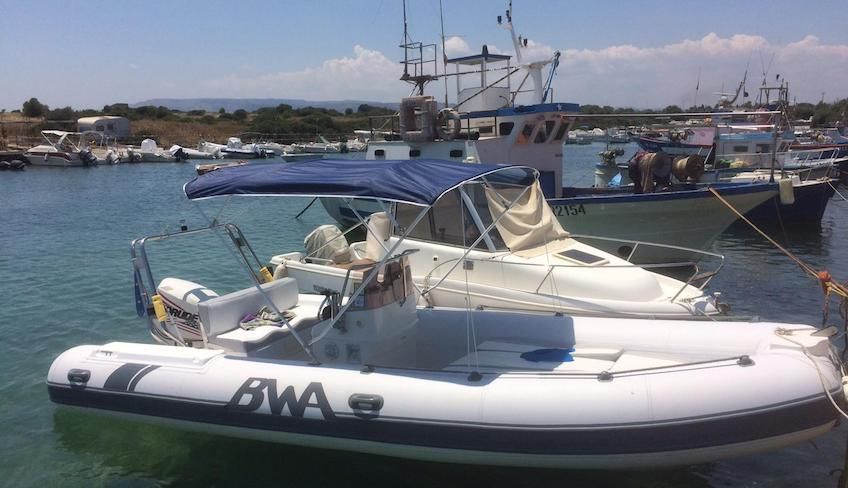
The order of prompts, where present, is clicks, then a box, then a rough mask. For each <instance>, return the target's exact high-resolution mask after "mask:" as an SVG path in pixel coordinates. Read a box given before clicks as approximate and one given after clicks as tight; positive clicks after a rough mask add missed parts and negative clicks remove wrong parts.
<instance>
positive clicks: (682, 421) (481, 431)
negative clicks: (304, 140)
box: [47, 164, 844, 469]
mask: <svg viewBox="0 0 848 488" xmlns="http://www.w3.org/2000/svg"><path fill="white" fill-rule="evenodd" d="M454 167H455V169H454V172H452V173H445V172H442V173H439V174H437V175H433V174H432V173H425V172H423V171H422V169H423V168H422V167H421V166H417V165H414V164H405V165H384V166H383V167H382V169H381V168H375V173H372V174H368V175H362V174H359V175H358V177H357V178H355V179H352V178H350V175H348V174H343V175H333V174H329V175H328V174H326V173H325V172H321V171H316V170H315V168H314V167H310V165H306V164H303V165H275V166H273V169H274V171H271V172H270V173H267V172H263V173H262V174H261V175H260V174H258V173H255V172H254V171H255V170H254V169H253V168H251V167H250V166H246V167H241V168H226V169H221V170H218V171H215V172H211V173H209V174H206V175H203V176H199V177H197V178H196V179H195V180H193V181H191V182H189V183H188V184H186V186H185V187H184V190H185V193H186V195H187V196H188V197H189V198H190V199H193V200H196V199H205V198H214V197H223V196H231V195H241V196H245V195H262V196H266V197H267V196H272V195H276V196H300V197H304V196H315V195H323V196H328V197H329V196H333V197H339V198H344V199H351V198H353V197H356V198H366V199H375V200H388V201H394V202H397V203H402V204H405V205H409V206H411V207H417V208H418V210H419V211H418V215H416V216H415V218H414V219H413V220H414V222H413V223H415V224H418V223H422V222H423V223H425V225H426V216H427V214H428V213H429V212H430V211H431V210H432V209H433V205H434V204H435V203H436V201H437V200H438V198H439V197H440V196H441V195H443V194H445V193H446V192H448V191H449V190H451V189H453V188H455V187H456V186H457V185H460V184H462V183H463V182H465V181H469V180H472V179H481V178H484V179H487V180H489V181H495V182H499V183H504V184H506V183H510V182H516V183H519V184H521V183H526V179H527V177H528V176H531V175H533V173H532V172H531V171H530V170H529V169H527V168H515V167H511V168H506V169H504V168H501V167H496V166H490V165H454ZM397 171H400V172H401V173H402V176H404V178H399V179H398V178H396V177H397V176H398V174H397ZM392 177H395V178H394V179H392ZM414 228H415V226H414V225H413V226H412V227H410V229H407V230H406V231H405V232H404V236H401V237H408V235H409V233H410V232H412V230H413V229H414ZM209 232H212V233H216V234H218V235H219V236H220V237H222V241H221V242H224V243H227V244H228V246H229V249H230V250H231V251H232V253H233V254H232V255H233V256H235V257H236V258H238V259H240V260H241V262H242V265H243V270H244V271H245V275H246V277H249V278H250V280H251V283H252V284H251V285H250V286H248V287H246V288H243V289H237V290H236V291H233V292H230V293H226V294H221V295H218V294H217V293H216V292H214V291H213V290H212V289H210V288H207V287H206V286H204V285H202V284H199V283H195V282H191V281H187V280H185V279H178V278H175V277H166V278H164V279H163V280H162V281H160V282H158V283H157V282H156V280H155V277H154V276H153V272H152V268H151V265H150V261H149V256H150V254H149V253H148V251H147V247H148V246H150V245H153V244H154V243H163V242H169V243H171V244H173V243H175V242H177V241H181V240H182V239H186V238H189V237H191V236H197V235H202V234H204V233H209ZM131 249H132V262H133V266H134V269H135V276H136V305H137V309H138V311H139V313H140V315H141V316H143V317H145V318H146V319H147V323H148V327H149V330H150V332H151V334H152V336H153V337H154V339H155V340H156V341H157V342H159V344H156V345H152V344H138V343H126V342H112V343H107V344H103V345H82V346H77V347H73V348H71V349H69V350H67V351H65V352H64V353H62V354H60V355H59V356H58V357H57V358H56V359H55V360H54V361H53V363H52V365H51V367H50V369H49V372H48V374H47V390H48V393H49V396H50V398H51V400H52V401H54V402H56V403H58V404H60V405H63V406H70V407H76V408H81V409H86V410H89V411H95V412H100V413H108V414H110V415H119V416H126V417H128V418H131V419H134V420H141V421H149V422H154V423H161V424H164V425H168V426H170V427H172V428H174V427H178V428H184V429H189V430H195V431H201V432H212V433H216V434H222V435H226V436H235V437H243V438H247V439H255V440H260V441H273V442H281V443H285V444H290V445H296V446H302V447H319V448H328V449H338V450H348V451H356V452H362V453H369V454H378V455H383V456H392V457H403V458H410V459H417V460H426V461H437V462H448V463H466V464H485V465H507V466H523V467H554V468H593V469H612V468H619V469H630V468H649V467H651V468H659V467H669V466H678V465H686V464H694V463H703V462H709V461H714V460H717V459H722V458H727V457H733V456H741V455H747V454H751V453H755V452H761V451H767V450H773V449H779V448H782V447H785V446H790V445H793V444H797V443H800V442H804V441H807V440H809V439H813V438H815V437H816V436H818V435H821V434H824V433H825V432H827V431H829V430H830V429H832V428H833V427H834V425H835V424H836V421H837V412H836V410H835V409H834V407H833V405H835V402H838V401H841V400H842V399H843V397H844V394H843V392H842V385H841V383H840V380H841V376H840V373H839V364H838V357H837V355H836V354H835V349H834V348H833V347H832V345H831V344H830V340H829V336H830V335H832V334H833V333H835V329H833V328H831V329H825V330H821V331H820V330H818V329H816V328H814V327H809V326H805V325H798V324H779V323H771V322H754V323H748V322H721V323H716V324H709V325H706V326H705V325H704V324H699V323H694V322H691V321H655V320H638V319H624V318H602V317H577V316H570V315H567V314H561V313H550V312H547V313H527V312H524V313H522V312H515V311H494V310H476V309H474V308H472V307H463V308H441V307H419V306H417V305H416V302H417V300H416V293H417V292H416V289H415V286H414V282H413V280H412V278H411V274H412V272H411V270H410V259H411V256H413V255H414V252H412V251H411V250H407V251H404V252H399V249H400V246H399V241H398V242H395V243H393V244H391V246H390V248H389V249H388V250H387V251H386V252H385V254H384V257H383V258H382V259H381V260H380V261H379V262H374V263H362V265H361V266H357V267H353V266H351V267H349V268H348V269H349V278H350V280H352V281H353V282H355V283H356V286H355V287H354V291H353V293H352V294H350V295H349V296H347V297H342V296H341V293H340V291H341V290H318V291H319V292H321V293H322V294H320V295H310V294H301V293H298V283H297V279H296V278H292V277H280V278H279V279H273V277H271V276H270V273H269V272H268V270H267V269H265V271H262V268H260V267H261V262H260V261H259V260H258V258H256V254H255V253H254V252H253V250H252V249H251V247H250V245H249V244H248V242H247V240H246V239H245V238H244V236H243V235H242V234H241V232H240V231H239V230H238V228H237V227H236V226H235V225H232V224H219V223H216V222H214V221H210V226H209V227H206V228H199V229H187V228H186V229H181V230H180V231H178V232H176V233H172V234H166V235H159V236H149V237H145V238H141V239H137V240H136V241H134V242H133V244H132V247H131ZM206 264H208V263H206ZM156 269H162V268H161V267H157V268H156ZM182 269H185V270H190V269H195V270H196V269H197V266H189V267H183V268H182ZM342 289H344V288H342ZM705 391H706V392H709V394H708V395H705V394H704V392H705ZM832 402H834V403H832ZM91 428H97V426H96V424H95V423H92V425H91Z"/></svg>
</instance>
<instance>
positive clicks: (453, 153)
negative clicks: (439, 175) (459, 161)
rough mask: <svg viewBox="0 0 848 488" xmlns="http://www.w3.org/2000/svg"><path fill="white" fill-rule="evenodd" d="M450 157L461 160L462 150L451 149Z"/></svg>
mask: <svg viewBox="0 0 848 488" xmlns="http://www.w3.org/2000/svg"><path fill="white" fill-rule="evenodd" d="M450 157H452V158H461V157H462V149H451V152H450Z"/></svg>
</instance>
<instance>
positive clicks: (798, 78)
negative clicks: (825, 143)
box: [555, 33, 848, 108]
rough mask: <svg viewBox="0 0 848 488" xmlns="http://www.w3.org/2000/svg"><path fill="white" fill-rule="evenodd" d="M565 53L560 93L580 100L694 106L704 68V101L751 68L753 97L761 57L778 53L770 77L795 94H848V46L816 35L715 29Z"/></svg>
mask: <svg viewBox="0 0 848 488" xmlns="http://www.w3.org/2000/svg"><path fill="white" fill-rule="evenodd" d="M562 52H563V56H562V59H561V67H560V70H559V72H558V76H557V81H556V84H555V88H556V97H557V99H560V100H569V101H575V102H578V103H596V104H605V105H615V106H631V107H636V108H646V107H662V106H665V105H670V104H677V105H681V106H689V105H691V104H692V102H693V101H694V96H695V84H696V82H697V76H698V71H699V70H700V71H701V84H700V91H699V94H698V103H699V104H700V103H706V104H712V103H714V102H715V101H716V97H715V96H714V95H713V94H712V92H717V91H721V90H722V88H723V89H724V90H725V91H726V90H729V89H731V88H732V87H735V86H736V84H737V83H739V82H740V81H741V79H742V75H743V73H744V70H745V67H746V66H748V83H747V88H748V92H749V93H751V95H752V96H754V95H755V90H756V87H757V86H759V84H760V82H761V76H762V66H761V59H762V60H763V61H762V62H763V63H765V64H766V65H768V62H769V60H770V59H771V58H772V56H774V61H773V63H772V65H771V68H770V71H769V78H770V79H769V81H773V80H774V76H775V75H776V74H778V73H779V74H780V75H781V77H782V78H784V79H786V80H787V81H789V82H790V87H791V91H790V96H796V97H797V99H798V100H799V101H807V100H811V101H815V100H818V98H819V97H820V95H821V92H823V91H824V92H827V93H830V94H831V95H832V97H828V99H832V98H836V97H845V96H846V95H848V93H846V90H845V88H844V85H843V83H842V82H841V80H843V79H845V77H846V76H848V45H822V44H821V43H820V41H819V39H818V38H816V37H815V36H806V37H804V38H803V39H801V40H800V41H798V42H792V43H789V44H782V45H781V44H772V43H770V42H769V41H768V40H766V39H765V38H763V37H761V36H752V35H747V34H736V35H733V36H731V37H727V38H722V37H720V36H718V35H717V34H715V33H710V34H708V35H706V36H704V37H703V38H701V39H696V40H688V39H687V40H684V41H681V42H678V43H674V44H668V45H665V46H661V47H638V46H634V45H619V46H609V47H606V48H602V49H595V50H593V49H567V50H563V51H562ZM824 73H826V74H827V76H822V75H823V74H824Z"/></svg>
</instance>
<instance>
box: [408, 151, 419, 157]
mask: <svg viewBox="0 0 848 488" xmlns="http://www.w3.org/2000/svg"><path fill="white" fill-rule="evenodd" d="M409 157H410V158H418V157H421V150H420V149H410V150H409Z"/></svg>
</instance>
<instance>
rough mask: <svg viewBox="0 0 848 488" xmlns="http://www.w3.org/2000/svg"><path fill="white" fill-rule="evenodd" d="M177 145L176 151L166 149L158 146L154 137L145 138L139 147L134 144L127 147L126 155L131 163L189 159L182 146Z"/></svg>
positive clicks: (173, 161)
mask: <svg viewBox="0 0 848 488" xmlns="http://www.w3.org/2000/svg"><path fill="white" fill-rule="evenodd" d="M177 147H178V149H177V150H176V151H173V148H172V150H169V151H166V150H164V149H162V148H160V147H159V146H157V145H156V141H154V140H153V139H144V140H143V141H141V147H139V148H138V149H136V148H135V147H133V146H129V147H127V149H126V155H127V159H128V161H129V162H131V163H175V162H178V161H185V160H186V159H188V157H187V156H186V155H185V154H184V153H183V150H182V148H179V146H177Z"/></svg>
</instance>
